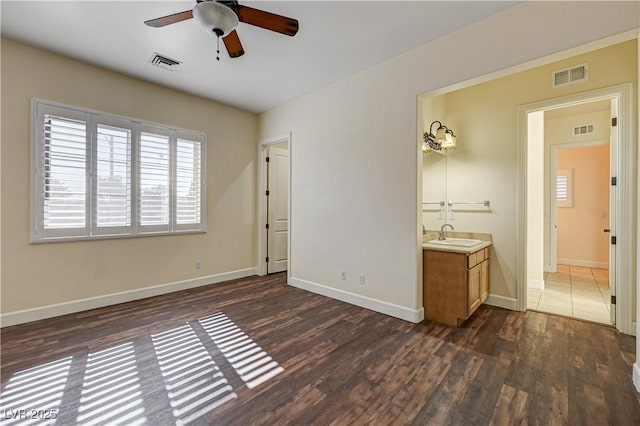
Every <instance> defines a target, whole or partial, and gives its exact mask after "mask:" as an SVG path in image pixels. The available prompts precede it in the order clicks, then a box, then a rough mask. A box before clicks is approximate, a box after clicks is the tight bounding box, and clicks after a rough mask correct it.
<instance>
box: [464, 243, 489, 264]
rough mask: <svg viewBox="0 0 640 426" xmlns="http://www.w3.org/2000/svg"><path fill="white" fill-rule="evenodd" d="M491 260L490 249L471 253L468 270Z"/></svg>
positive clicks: (468, 258) (468, 259)
mask: <svg viewBox="0 0 640 426" xmlns="http://www.w3.org/2000/svg"><path fill="white" fill-rule="evenodd" d="M488 258H489V247H486V248H483V249H481V250H478V251H477V252H475V253H471V254H470V255H469V256H468V257H467V269H471V268H473V267H474V266H476V265H477V264H478V263H481V262H484V261H485V260H486V259H488Z"/></svg>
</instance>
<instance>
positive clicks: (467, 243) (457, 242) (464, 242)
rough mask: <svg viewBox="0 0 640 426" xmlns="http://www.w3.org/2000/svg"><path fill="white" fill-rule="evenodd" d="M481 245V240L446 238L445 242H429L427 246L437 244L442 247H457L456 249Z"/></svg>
mask: <svg viewBox="0 0 640 426" xmlns="http://www.w3.org/2000/svg"><path fill="white" fill-rule="evenodd" d="M481 243H482V240H471V239H467V238H447V239H446V240H431V241H429V244H438V245H442V246H457V247H473V246H477V245H478V244H481Z"/></svg>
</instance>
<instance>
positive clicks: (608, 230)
mask: <svg viewBox="0 0 640 426" xmlns="http://www.w3.org/2000/svg"><path fill="white" fill-rule="evenodd" d="M602 232H611V229H609V228H604V229H603V230H602Z"/></svg>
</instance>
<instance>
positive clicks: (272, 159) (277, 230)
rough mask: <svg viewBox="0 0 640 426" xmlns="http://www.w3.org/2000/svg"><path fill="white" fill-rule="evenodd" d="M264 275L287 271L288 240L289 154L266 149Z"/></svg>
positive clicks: (277, 149)
mask: <svg viewBox="0 0 640 426" xmlns="http://www.w3.org/2000/svg"><path fill="white" fill-rule="evenodd" d="M267 156H268V157H269V162H268V163H267V169H268V171H267V188H268V191H269V196H268V197H267V223H268V224H269V228H268V230H267V257H268V258H269V261H268V262H267V273H268V274H272V273H274V272H281V271H286V270H287V263H288V258H287V256H288V254H287V253H288V250H287V248H288V247H287V244H288V241H289V151H288V150H287V149H283V148H277V147H269V148H268V151H267Z"/></svg>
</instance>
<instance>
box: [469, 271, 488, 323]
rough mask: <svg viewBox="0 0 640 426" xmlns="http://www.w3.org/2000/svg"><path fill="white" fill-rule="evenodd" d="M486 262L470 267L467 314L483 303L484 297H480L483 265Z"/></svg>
mask: <svg viewBox="0 0 640 426" xmlns="http://www.w3.org/2000/svg"><path fill="white" fill-rule="evenodd" d="M484 263H485V262H482V263H480V264H479V265H476V266H474V267H473V268H471V269H469V278H468V281H467V284H468V288H469V293H468V296H469V297H468V305H467V306H468V311H467V316H469V315H471V314H472V313H473V312H474V311H475V310H476V309H477V308H478V306H480V304H481V303H482V299H480V294H481V292H480V281H481V279H482V265H483V264H484Z"/></svg>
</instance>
